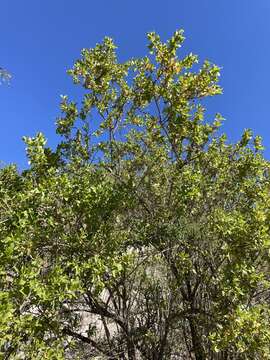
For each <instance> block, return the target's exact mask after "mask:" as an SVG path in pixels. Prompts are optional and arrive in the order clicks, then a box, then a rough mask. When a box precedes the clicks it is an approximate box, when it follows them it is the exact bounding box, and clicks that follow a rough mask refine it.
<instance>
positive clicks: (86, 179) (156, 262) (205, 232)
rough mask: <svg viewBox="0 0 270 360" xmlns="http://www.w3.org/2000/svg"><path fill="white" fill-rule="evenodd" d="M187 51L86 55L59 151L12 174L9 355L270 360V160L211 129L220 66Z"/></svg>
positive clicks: (4, 266) (4, 214) (0, 178)
mask: <svg viewBox="0 0 270 360" xmlns="http://www.w3.org/2000/svg"><path fill="white" fill-rule="evenodd" d="M183 41H184V36H183V32H182V31H176V32H175V33H174V35H173V36H172V37H171V38H170V39H169V40H168V41H167V42H165V43H163V42H162V41H161V40H160V37H159V36H158V35H157V34H155V33H149V34H148V49H149V55H147V56H145V57H144V58H140V59H131V60H128V61H126V62H123V63H120V62H119V61H118V59H117V55H116V46H115V45H114V43H113V41H112V39H110V38H105V39H104V40H103V42H101V43H100V44H97V45H96V47H95V48H93V49H83V50H82V53H81V58H80V59H79V60H77V61H76V62H75V64H74V67H73V68H72V69H71V70H70V71H69V74H70V75H71V77H72V79H73V81H74V83H75V84H77V85H78V86H81V87H82V89H83V92H84V93H83V98H82V101H81V103H80V104H78V103H76V102H74V101H71V100H69V99H68V97H67V96H63V97H62V101H61V111H62V114H61V117H59V118H58V119H57V123H56V132H57V134H59V135H60V136H61V140H60V142H59V145H58V147H57V149H56V150H52V149H50V148H48V147H47V146H46V139H45V137H44V135H43V134H41V133H38V134H37V135H36V136H35V137H33V138H29V137H25V138H24V141H25V143H26V145H27V156H28V159H29V168H28V169H26V170H24V171H23V172H19V171H18V170H17V169H16V166H15V165H10V166H6V167H4V168H2V169H1V170H0V197H1V201H0V249H1V252H0V289H1V293H0V312H1V316H0V334H1V337H0V350H1V356H2V358H3V359H90V358H91V359H110V360H112V359H128V360H135V359H149V360H150V359H151V360H155V359H196V360H206V359H217V360H229V359H260V360H261V359H270V350H269V349H270V327H269V317H270V307H269V296H270V291H269V250H270V233H269V224H270V206H269V205H270V198H269V162H268V161H267V160H266V159H264V157H263V155H262V150H263V147H262V145H261V138H260V137H258V136H253V134H252V132H251V130H246V131H245V132H244V133H243V135H242V137H241V139H240V140H239V141H238V142H236V143H230V142H229V141H228V140H227V138H226V135H225V134H224V133H222V132H221V128H220V127H221V125H222V121H223V118H222V116H221V115H219V114H217V115H216V116H215V118H214V119H206V117H207V116H205V109H204V106H203V103H204V99H205V98H207V97H210V96H214V95H217V94H220V93H221V88H220V86H219V85H218V79H219V73H220V69H219V68H218V67H217V66H216V65H214V64H212V63H210V62H209V61H205V62H204V63H203V64H202V65H200V64H199V63H198V58H197V56H195V55H194V54H189V55H187V56H184V57H179V55H178V52H179V48H180V47H181V46H182V43H183Z"/></svg>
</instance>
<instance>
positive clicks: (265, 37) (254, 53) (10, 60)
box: [0, 0, 270, 168]
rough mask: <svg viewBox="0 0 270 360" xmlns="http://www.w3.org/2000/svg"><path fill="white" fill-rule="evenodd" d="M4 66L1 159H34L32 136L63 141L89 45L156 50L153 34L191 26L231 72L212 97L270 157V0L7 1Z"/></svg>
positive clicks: (200, 47) (201, 50) (0, 26)
mask: <svg viewBox="0 0 270 360" xmlns="http://www.w3.org/2000/svg"><path fill="white" fill-rule="evenodd" d="M0 14H1V20H0V33H1V42H0V66H2V67H5V68H7V69H8V70H9V71H10V72H11V73H12V75H13V79H12V82H11V85H10V86H6V85H1V86H0V139H1V141H0V160H2V161H3V162H4V163H6V164H7V163H10V162H15V163H17V164H18V165H19V167H20V168H24V167H25V166H26V164H27V162H26V158H25V152H24V147H25V146H24V144H23V142H22V141H21V138H22V136H24V135H29V136H33V135H34V134H35V133H36V132H38V131H42V132H43V133H44V134H45V136H46V137H47V138H48V140H49V142H48V143H49V145H51V146H55V145H56V143H57V141H58V140H59V139H57V137H56V135H55V119H56V117H57V115H59V102H60V94H67V95H69V96H70V97H71V98H72V96H73V95H74V96H76V91H77V90H76V88H75V87H74V85H73V84H72V81H71V79H70V78H69V76H67V75H66V70H67V69H68V68H70V67H71V66H72V64H73V62H74V60H75V59H77V58H78V57H79V54H80V50H81V49H82V48H85V47H93V46H94V45H95V44H96V43H97V42H99V41H100V40H102V38H103V37H104V36H105V35H108V36H111V37H113V38H114V40H115V42H116V44H117V45H118V47H119V49H118V53H119V57H120V59H122V60H125V59H128V58H129V57H136V56H142V55H144V54H146V51H147V50H146V38H145V34H146V32H148V31H153V30H154V31H156V32H158V33H159V34H160V35H161V37H162V38H163V39H164V40H165V39H167V38H168V37H169V36H170V35H171V34H172V33H173V32H174V31H175V30H176V29H177V28H183V29H184V30H185V36H186V42H185V45H184V47H183V48H182V52H183V54H186V53H188V52H190V51H192V52H193V53H195V54H198V55H199V57H200V59H201V60H204V59H206V58H207V59H209V60H211V61H213V62H214V63H216V64H218V65H220V66H221V67H222V68H223V69H222V76H221V85H222V86H223V88H224V94H223V95H222V96H219V97H215V98H212V99H211V100H210V101H208V102H207V106H208V107H209V110H210V113H214V112H220V113H222V115H223V116H224V117H225V118H226V122H225V125H224V130H225V131H226V132H227V133H228V135H229V139H230V140H231V141H236V139H237V138H238V137H239V136H240V134H241V133H242V131H243V129H245V128H252V129H253V130H254V132H255V133H256V134H259V135H262V136H263V138H264V144H265V146H266V148H268V150H266V156H267V157H268V158H269V156H270V134H269V129H270V125H269V118H270V89H269V87H270V41H269V39H270V0H256V1H255V0H166V1H161V0H155V1H154V0H144V1H142V0H136V1H129V0H125V1H124V0H99V1H94V0H76V1H75V0H46V1H44V0H42V1H41V0H25V1H22V0H1V7H0Z"/></svg>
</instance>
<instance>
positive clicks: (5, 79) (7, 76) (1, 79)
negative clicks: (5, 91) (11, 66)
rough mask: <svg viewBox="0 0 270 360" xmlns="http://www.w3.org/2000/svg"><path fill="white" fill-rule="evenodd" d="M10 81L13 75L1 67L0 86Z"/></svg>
mask: <svg viewBox="0 0 270 360" xmlns="http://www.w3.org/2000/svg"><path fill="white" fill-rule="evenodd" d="M10 79H11V75H10V74H9V72H8V71H7V70H5V69H3V68H1V67H0V84H1V83H3V82H7V83H9V81H10Z"/></svg>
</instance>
